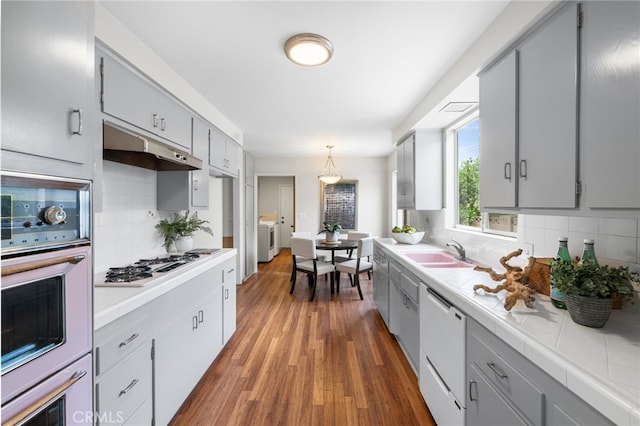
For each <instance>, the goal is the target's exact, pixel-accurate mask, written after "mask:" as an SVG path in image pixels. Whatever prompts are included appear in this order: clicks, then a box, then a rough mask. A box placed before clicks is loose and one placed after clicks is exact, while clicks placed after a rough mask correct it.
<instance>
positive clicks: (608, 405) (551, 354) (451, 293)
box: [375, 238, 640, 425]
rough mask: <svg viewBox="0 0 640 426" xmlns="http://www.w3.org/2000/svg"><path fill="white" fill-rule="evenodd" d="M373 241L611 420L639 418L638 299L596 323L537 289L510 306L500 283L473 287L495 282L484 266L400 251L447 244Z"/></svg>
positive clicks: (634, 421) (630, 422) (621, 421)
mask: <svg viewBox="0 0 640 426" xmlns="http://www.w3.org/2000/svg"><path fill="white" fill-rule="evenodd" d="M375 243H376V244H379V245H380V246H382V247H384V248H385V249H387V251H388V252H390V253H391V257H392V258H394V259H395V260H399V261H401V262H402V263H403V265H404V266H405V267H407V269H409V270H410V271H411V272H413V273H415V274H416V275H417V276H418V277H420V278H423V279H424V281H425V282H426V284H427V285H430V286H431V287H433V288H434V289H435V290H437V291H438V292H440V293H441V294H442V295H443V296H445V297H446V298H448V299H449V300H450V301H451V302H452V303H453V304H454V305H456V306H457V307H458V308H459V309H460V310H462V311H463V312H465V313H466V314H468V315H470V316H471V317H473V318H474V319H475V320H476V321H478V322H479V323H480V324H482V325H483V326H485V327H486V328H488V329H489V330H490V331H492V332H493V333H495V334H496V335H497V336H498V337H499V338H501V339H502V340H504V341H505V342H506V343H508V344H509V345H510V346H511V347H513V348H514V349H515V350H516V351H518V352H519V353H520V354H522V355H523V356H524V357H526V358H528V359H529V360H530V361H531V362H533V363H534V364H536V365H537V366H538V367H539V368H541V369H542V370H544V371H545V372H547V373H548V374H549V375H550V376H552V377H553V378H555V379H556V380H557V381H559V382H560V383H562V384H563V385H564V386H566V387H567V388H568V389H570V390H571V391H572V392H573V393H575V394H576V395H578V396H579V397H581V398H582V399H583V400H584V401H586V402H587V403H588V404H590V405H591V406H593V407H594V408H595V409H597V410H598V411H600V412H601V413H602V414H603V415H604V416H606V417H608V418H609V419H610V420H611V421H613V422H614V423H616V424H619V425H640V307H638V306H637V305H638V304H637V303H636V305H635V306H633V305H630V304H628V303H625V304H624V307H623V309H616V310H614V311H613V313H612V314H611V318H609V321H608V322H607V324H606V325H605V326H604V327H603V328H600V329H595V328H589V327H585V326H581V325H578V324H576V323H574V322H573V321H572V320H571V317H570V316H569V313H568V312H567V311H565V310H560V309H557V308H555V307H554V306H553V305H552V304H551V302H550V300H549V297H548V296H545V295H541V294H537V295H536V301H535V307H534V308H533V309H529V308H527V307H526V306H524V304H523V303H522V301H521V300H520V301H518V303H517V304H516V305H515V306H514V307H513V308H512V309H511V311H507V310H505V309H504V306H503V305H504V299H505V297H506V295H507V293H506V292H505V291H501V292H500V293H498V294H497V295H494V294H484V292H483V291H482V290H479V291H478V293H474V291H473V286H474V284H485V285H487V286H490V287H495V285H496V284H498V282H495V281H492V280H491V278H490V277H489V275H488V274H487V273H484V272H479V271H474V270H473V269H472V268H424V267H422V266H420V265H419V264H417V263H416V262H414V261H412V260H411V259H409V258H408V257H407V256H405V255H404V254H403V253H410V252H414V253H415V252H426V251H436V250H445V249H443V248H441V247H437V246H433V245H428V244H416V245H405V244H396V242H395V241H394V240H393V239H390V238H380V239H376V240H375ZM447 251H448V250H447ZM505 254H507V253H505ZM513 264H515V263H513ZM495 270H496V272H498V273H501V272H503V271H504V270H502V269H495Z"/></svg>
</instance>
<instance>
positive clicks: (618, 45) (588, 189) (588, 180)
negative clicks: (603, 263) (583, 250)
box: [580, 1, 640, 209]
mask: <svg viewBox="0 0 640 426" xmlns="http://www.w3.org/2000/svg"><path fill="white" fill-rule="evenodd" d="M583 8H584V22H583V28H582V52H583V54H582V81H581V96H580V98H581V99H580V101H581V108H582V109H581V113H582V120H581V129H582V130H581V139H582V146H583V149H584V156H583V158H584V159H585V160H584V184H585V197H586V201H587V205H588V206H589V207H594V208H632V209H637V208H640V168H638V159H640V143H639V142H638V141H640V125H638V117H640V92H639V89H638V88H640V64H639V59H638V58H639V56H640V53H639V52H638V40H639V39H640V3H638V2H637V1H617V2H585V4H584V5H583Z"/></svg>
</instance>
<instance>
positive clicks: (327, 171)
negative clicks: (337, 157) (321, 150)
mask: <svg viewBox="0 0 640 426" xmlns="http://www.w3.org/2000/svg"><path fill="white" fill-rule="evenodd" d="M327 148H329V156H328V157H327V162H326V163H325V164H324V169H322V173H320V176H318V179H320V180H321V181H322V182H324V183H328V184H331V183H336V182H337V181H339V180H340V179H342V176H340V172H339V171H338V169H337V168H336V165H335V164H333V157H331V148H333V145H327Z"/></svg>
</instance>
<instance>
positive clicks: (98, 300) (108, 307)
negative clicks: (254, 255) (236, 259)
mask: <svg viewBox="0 0 640 426" xmlns="http://www.w3.org/2000/svg"><path fill="white" fill-rule="evenodd" d="M236 254H237V251H236V249H222V250H220V251H219V252H217V253H214V254H211V255H206V256H202V259H201V260H197V261H196V262H193V265H189V266H188V267H187V266H185V267H182V268H177V269H174V270H173V271H169V272H166V273H165V274H163V275H162V276H160V277H158V278H156V279H154V281H153V282H152V283H150V284H149V285H147V286H145V287H126V288H123V287H94V289H93V328H94V329H95V330H97V329H99V328H101V327H104V326H105V325H107V324H109V323H110V322H113V321H115V320H116V319H118V318H120V317H122V316H124V315H126V314H128V313H129V312H131V311H133V310H135V309H137V308H139V307H140V306H142V305H144V304H145V303H149V302H150V301H151V300H154V299H156V298H158V297H160V296H162V295H163V294H165V293H167V292H169V291H171V290H173V289H174V288H176V287H178V286H180V285H182V284H184V283H186V282H187V281H189V280H190V279H191V278H193V277H195V276H197V275H200V274H201V273H203V272H204V271H206V270H208V269H210V268H213V267H214V266H217V265H219V264H220V263H222V262H224V261H225V260H227V259H231V258H232V257H233V256H235V255H236Z"/></svg>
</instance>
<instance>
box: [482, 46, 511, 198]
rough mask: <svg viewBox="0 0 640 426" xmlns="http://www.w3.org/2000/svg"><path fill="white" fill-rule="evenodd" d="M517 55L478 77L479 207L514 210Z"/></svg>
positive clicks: (509, 56)
mask: <svg viewBox="0 0 640 426" xmlns="http://www.w3.org/2000/svg"><path fill="white" fill-rule="evenodd" d="M517 67H518V52H517V51H515V50H514V51H512V52H511V53H509V54H508V55H507V56H506V57H505V58H504V59H502V60H501V61H500V62H499V63H498V64H496V65H494V66H493V67H492V68H490V69H489V70H486V71H485V72H483V74H481V75H480V106H481V107H480V125H481V128H480V138H481V143H480V158H481V159H482V162H481V165H482V166H481V167H480V205H481V207H482V208H491V207H516V205H517V204H516V188H517V187H518V185H517V182H518V175H517V164H518V157H517V153H516V147H517V141H518V135H517V130H518V127H517V122H518V108H517V85H516V83H517V81H516V79H517V75H518V74H517V73H518V68H517Z"/></svg>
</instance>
